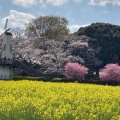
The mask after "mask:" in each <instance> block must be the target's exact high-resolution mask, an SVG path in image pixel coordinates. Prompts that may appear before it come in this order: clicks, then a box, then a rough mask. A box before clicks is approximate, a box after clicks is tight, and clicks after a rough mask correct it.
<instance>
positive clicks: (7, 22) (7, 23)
mask: <svg viewBox="0 0 120 120" xmlns="http://www.w3.org/2000/svg"><path fill="white" fill-rule="evenodd" d="M7 24H8V19H6V23H5V27H4V29H5V31H6V29H7Z"/></svg>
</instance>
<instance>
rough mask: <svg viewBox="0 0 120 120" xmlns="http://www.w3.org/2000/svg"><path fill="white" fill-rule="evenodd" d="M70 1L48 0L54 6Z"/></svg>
mask: <svg viewBox="0 0 120 120" xmlns="http://www.w3.org/2000/svg"><path fill="white" fill-rule="evenodd" d="M66 2H68V0H47V3H50V4H52V5H54V6H60V5H63V4H65V3H66Z"/></svg>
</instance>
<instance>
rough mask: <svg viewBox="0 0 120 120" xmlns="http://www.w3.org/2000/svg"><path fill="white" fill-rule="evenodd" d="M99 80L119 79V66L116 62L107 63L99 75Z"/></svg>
mask: <svg viewBox="0 0 120 120" xmlns="http://www.w3.org/2000/svg"><path fill="white" fill-rule="evenodd" d="M99 77H100V79H101V80H109V81H120V66H119V65H118V64H112V63H111V64H107V65H106V66H105V67H104V69H102V70H101V72H100V75H99Z"/></svg>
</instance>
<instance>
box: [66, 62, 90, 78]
mask: <svg viewBox="0 0 120 120" xmlns="http://www.w3.org/2000/svg"><path fill="white" fill-rule="evenodd" d="M88 70H89V69H88V68H86V67H85V66H83V65H81V64H78V63H73V62H70V63H67V64H66V65H65V76H66V77H67V78H68V79H83V78H84V76H85V75H86V74H87V73H88Z"/></svg>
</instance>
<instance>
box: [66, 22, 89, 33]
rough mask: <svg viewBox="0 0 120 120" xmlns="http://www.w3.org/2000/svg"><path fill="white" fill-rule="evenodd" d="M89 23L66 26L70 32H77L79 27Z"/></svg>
mask: <svg viewBox="0 0 120 120" xmlns="http://www.w3.org/2000/svg"><path fill="white" fill-rule="evenodd" d="M88 25H90V24H85V25H69V26H68V28H69V29H70V33H74V32H77V31H78V29H79V28H81V27H86V26H88Z"/></svg>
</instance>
